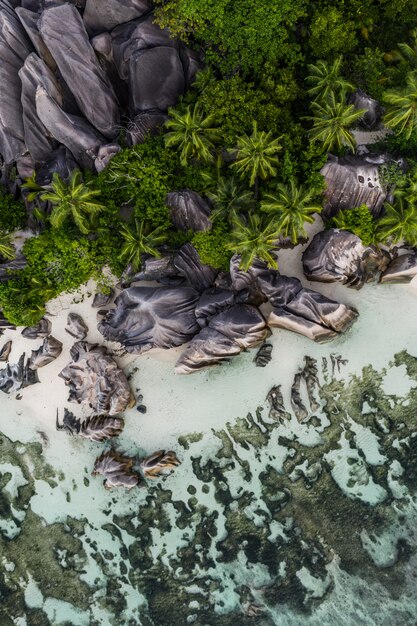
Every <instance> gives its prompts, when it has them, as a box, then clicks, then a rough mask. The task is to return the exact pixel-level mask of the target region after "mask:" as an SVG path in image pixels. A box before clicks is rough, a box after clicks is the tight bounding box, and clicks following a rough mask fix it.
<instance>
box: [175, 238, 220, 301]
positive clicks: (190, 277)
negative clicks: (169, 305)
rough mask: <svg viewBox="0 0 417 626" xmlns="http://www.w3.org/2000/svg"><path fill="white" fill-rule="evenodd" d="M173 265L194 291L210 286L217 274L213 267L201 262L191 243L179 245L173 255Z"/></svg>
mask: <svg viewBox="0 0 417 626" xmlns="http://www.w3.org/2000/svg"><path fill="white" fill-rule="evenodd" d="M174 265H175V267H176V268H177V270H178V272H179V274H181V275H182V276H184V278H185V279H186V281H187V283H188V285H190V287H193V289H195V290H196V291H204V290H205V289H207V288H208V287H210V285H212V284H213V282H214V280H215V278H216V276H217V274H218V270H216V269H214V267H211V266H210V265H203V264H202V263H201V261H200V257H199V255H198V252H197V250H196V249H195V248H194V246H193V245H192V244H191V243H186V244H185V245H183V246H181V248H180V249H179V250H178V252H177V254H176V255H175V257H174Z"/></svg>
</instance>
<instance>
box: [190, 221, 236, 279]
mask: <svg viewBox="0 0 417 626" xmlns="http://www.w3.org/2000/svg"><path fill="white" fill-rule="evenodd" d="M229 241H230V230H229V228H228V226H227V224H226V222H223V221H218V222H217V223H216V224H214V225H213V227H212V228H211V230H207V231H204V232H200V233H196V234H195V235H194V237H193V238H192V240H191V243H192V244H193V246H194V248H195V249H196V250H197V252H198V254H199V255H200V259H201V262H202V263H205V264H207V265H212V266H213V267H216V268H218V269H221V270H225V271H226V270H228V269H229V261H230V257H231V256H232V253H231V252H229V251H228V250H226V244H227V243H228V242H229Z"/></svg>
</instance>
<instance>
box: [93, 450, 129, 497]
mask: <svg viewBox="0 0 417 626" xmlns="http://www.w3.org/2000/svg"><path fill="white" fill-rule="evenodd" d="M133 461H134V459H133V458H131V457H127V456H122V455H121V454H119V453H118V452H115V451H113V450H108V451H107V452H103V454H102V455H101V456H99V457H98V459H96V461H95V463H94V469H93V471H92V475H93V476H97V475H98V474H101V475H102V476H104V477H105V479H106V480H105V481H104V483H103V484H104V487H105V488H106V489H112V488H113V487H126V488H127V489H132V487H136V486H137V485H138V484H139V482H140V480H141V478H140V476H139V474H137V473H136V472H134V471H133Z"/></svg>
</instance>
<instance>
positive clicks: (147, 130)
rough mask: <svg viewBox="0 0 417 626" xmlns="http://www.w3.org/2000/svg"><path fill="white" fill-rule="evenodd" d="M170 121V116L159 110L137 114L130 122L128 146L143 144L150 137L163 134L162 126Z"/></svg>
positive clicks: (127, 135)
mask: <svg viewBox="0 0 417 626" xmlns="http://www.w3.org/2000/svg"><path fill="white" fill-rule="evenodd" d="M167 119H168V115H166V114H165V113H162V112H161V111H159V110H158V109H153V110H150V111H143V112H141V113H137V114H136V115H135V116H133V118H132V119H131V120H130V121H129V124H128V126H127V132H126V144H127V145H128V146H135V145H136V144H138V143H142V142H143V141H144V140H145V137H146V136H148V135H151V136H153V135H156V134H157V133H159V132H161V130H162V126H163V125H164V124H165V122H166V121H167Z"/></svg>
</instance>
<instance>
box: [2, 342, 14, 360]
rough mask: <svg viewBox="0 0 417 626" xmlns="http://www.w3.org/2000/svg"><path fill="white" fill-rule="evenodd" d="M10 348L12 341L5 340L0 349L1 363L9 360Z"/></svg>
mask: <svg viewBox="0 0 417 626" xmlns="http://www.w3.org/2000/svg"><path fill="white" fill-rule="evenodd" d="M11 350H12V341H6V343H5V344H4V346H3V347H2V348H1V350H0V361H1V362H2V363H4V362H6V361H8V360H9V355H10V352H11Z"/></svg>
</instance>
